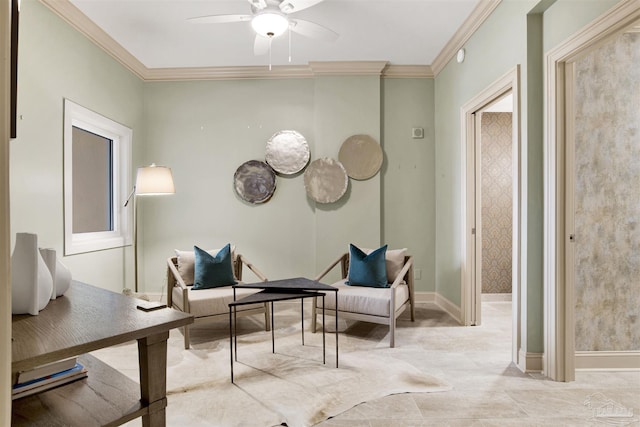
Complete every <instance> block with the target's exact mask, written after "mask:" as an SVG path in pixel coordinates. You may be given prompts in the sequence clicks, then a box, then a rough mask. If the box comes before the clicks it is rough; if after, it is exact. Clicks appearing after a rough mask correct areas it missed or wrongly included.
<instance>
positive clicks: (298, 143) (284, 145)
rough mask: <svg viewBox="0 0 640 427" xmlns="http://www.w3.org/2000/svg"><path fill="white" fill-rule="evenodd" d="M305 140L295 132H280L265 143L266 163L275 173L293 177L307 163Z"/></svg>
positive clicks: (308, 156)
mask: <svg viewBox="0 0 640 427" xmlns="http://www.w3.org/2000/svg"><path fill="white" fill-rule="evenodd" d="M310 157H311V154H310V152H309V144H307V140H306V139H305V138H304V136H302V135H301V134H300V133H299V132H296V131H295V130H281V131H279V132H276V133H275V134H273V136H272V137H271V138H269V140H268V141H267V148H266V156H265V158H266V161H267V163H268V164H269V166H271V167H272V168H273V169H274V170H275V171H276V172H278V173H281V174H284V175H293V174H295V173H298V172H300V171H301V170H302V169H304V167H305V166H306V165H307V163H309V158H310Z"/></svg>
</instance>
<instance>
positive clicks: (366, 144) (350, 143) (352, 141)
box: [338, 135, 383, 180]
mask: <svg viewBox="0 0 640 427" xmlns="http://www.w3.org/2000/svg"><path fill="white" fill-rule="evenodd" d="M382 157H383V156H382V147H380V144H378V142H377V141H376V140H375V139H373V138H372V137H371V136H369V135H353V136H350V137H349V138H347V139H346V140H345V141H344V142H343V143H342V147H340V152H339V154H338V159H339V160H340V162H341V163H342V164H343V165H344V167H345V169H346V170H347V174H348V175H349V176H350V177H351V178H353V179H358V180H364V179H369V178H371V177H372V176H374V175H375V174H376V173H378V171H379V170H380V167H381V166H382Z"/></svg>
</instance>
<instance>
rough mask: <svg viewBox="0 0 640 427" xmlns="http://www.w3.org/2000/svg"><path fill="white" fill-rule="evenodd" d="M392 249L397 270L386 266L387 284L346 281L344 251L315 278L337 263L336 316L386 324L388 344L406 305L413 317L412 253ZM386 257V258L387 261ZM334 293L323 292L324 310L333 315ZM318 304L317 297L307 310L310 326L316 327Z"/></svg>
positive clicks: (346, 261) (325, 273)
mask: <svg viewBox="0 0 640 427" xmlns="http://www.w3.org/2000/svg"><path fill="white" fill-rule="evenodd" d="M390 252H395V254H392V255H391V256H395V257H396V258H398V257H399V263H397V264H398V265H397V268H399V271H398V272H397V274H394V273H395V271H394V270H395V269H389V270H388V272H389V274H393V277H389V282H390V284H389V287H386V288H376V287H365V286H350V285H347V284H346V282H347V278H348V274H349V253H344V254H342V255H341V256H340V257H338V258H337V259H336V260H335V261H333V262H332V263H331V264H330V265H329V266H328V267H327V268H326V269H325V270H324V271H323V272H322V273H320V274H319V275H318V277H316V279H315V280H318V281H320V280H322V278H324V277H325V276H326V275H327V274H328V273H329V272H330V271H331V270H333V268H334V267H336V266H337V265H338V264H340V266H341V269H340V270H341V273H342V275H341V277H342V279H341V280H340V281H338V282H336V283H334V284H333V285H332V286H334V287H337V288H338V289H339V291H338V292H337V296H338V313H339V314H338V316H339V317H340V318H343V319H345V318H347V319H354V320H359V321H364V322H372V323H378V324H382V325H389V335H390V337H389V346H390V347H394V346H395V330H396V319H397V318H398V316H400V314H402V313H403V312H404V311H405V310H406V309H407V308H409V310H410V312H411V321H412V322H413V321H414V320H415V314H414V298H415V293H414V290H413V257H412V256H407V255H406V254H405V251H404V250H396V251H389V252H388V253H387V257H389V256H390V255H389V253H390ZM388 262H389V258H387V263H388ZM334 294H335V293H333V292H329V293H327V295H326V296H325V313H326V314H328V315H330V316H335V313H336V311H335V308H336V303H335V296H334ZM319 308H322V302H321V301H319V300H318V299H317V298H315V299H314V303H313V306H312V311H311V330H312V332H315V331H316V323H317V319H316V318H317V314H318V309H319Z"/></svg>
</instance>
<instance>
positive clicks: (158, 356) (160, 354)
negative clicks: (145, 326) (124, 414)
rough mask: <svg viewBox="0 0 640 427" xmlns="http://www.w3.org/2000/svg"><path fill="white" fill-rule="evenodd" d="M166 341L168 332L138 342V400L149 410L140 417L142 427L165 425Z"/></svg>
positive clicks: (162, 426) (160, 426) (161, 426)
mask: <svg viewBox="0 0 640 427" xmlns="http://www.w3.org/2000/svg"><path fill="white" fill-rule="evenodd" d="M167 339H169V332H168V331H167V332H162V333H159V334H155V335H149V336H148V337H145V338H141V339H139V340H138V360H139V365H140V400H141V401H142V403H143V404H145V405H147V406H148V408H149V413H148V414H147V415H143V416H142V425H143V427H164V426H165V425H166V413H165V408H166V406H167V397H166V396H167Z"/></svg>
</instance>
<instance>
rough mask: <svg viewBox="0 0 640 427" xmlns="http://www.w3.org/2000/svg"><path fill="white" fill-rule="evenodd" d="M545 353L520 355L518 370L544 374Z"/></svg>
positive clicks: (521, 353)
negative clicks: (543, 357)
mask: <svg viewBox="0 0 640 427" xmlns="http://www.w3.org/2000/svg"><path fill="white" fill-rule="evenodd" d="M542 356H543V353H524V352H523V351H522V350H521V351H519V353H518V368H520V370H521V371H522V372H542Z"/></svg>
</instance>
